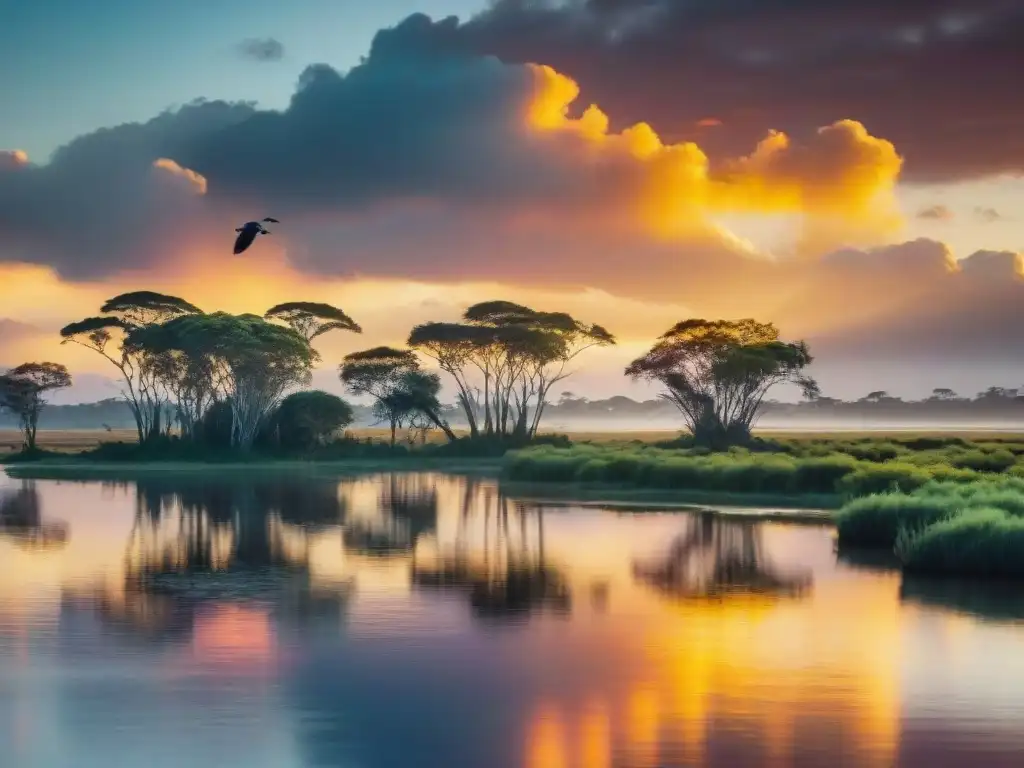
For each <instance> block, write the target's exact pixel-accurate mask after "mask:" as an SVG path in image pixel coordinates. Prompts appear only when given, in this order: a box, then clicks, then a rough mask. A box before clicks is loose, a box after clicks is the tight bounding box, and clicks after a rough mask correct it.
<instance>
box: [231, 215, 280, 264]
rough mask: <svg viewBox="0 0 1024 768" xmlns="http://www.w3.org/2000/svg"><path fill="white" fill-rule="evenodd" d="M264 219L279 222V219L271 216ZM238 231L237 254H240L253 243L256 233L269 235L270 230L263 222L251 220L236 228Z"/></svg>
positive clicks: (236, 239) (236, 240)
mask: <svg viewBox="0 0 1024 768" xmlns="http://www.w3.org/2000/svg"><path fill="white" fill-rule="evenodd" d="M263 221H269V222H273V223H274V224H279V223H280V222H279V221H278V220H277V219H272V218H270V217H269V216H268V217H267V218H265V219H263ZM235 232H237V233H238V237H237V238H235V254H236V255H237V254H239V253H241V252H242V251H244V250H245V249H246V248H248V247H249V246H250V245H252V241H253V240H255V239H256V235H269V234H270V230H268V229H267V228H266V227H264V226H263V222H260V221H249V222H246V223H245V224H243V225H242V226H240V227H238V228H237V229H235Z"/></svg>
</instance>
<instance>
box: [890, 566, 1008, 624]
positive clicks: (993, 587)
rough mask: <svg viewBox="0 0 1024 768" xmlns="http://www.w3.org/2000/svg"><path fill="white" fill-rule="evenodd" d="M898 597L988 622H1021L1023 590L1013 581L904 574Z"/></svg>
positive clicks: (911, 602) (907, 601)
mask: <svg viewBox="0 0 1024 768" xmlns="http://www.w3.org/2000/svg"><path fill="white" fill-rule="evenodd" d="M900 599H901V600H903V601H904V602H906V603H909V604H913V605H920V606H923V607H927V608H933V609H943V610H947V611H956V612H958V613H963V614H967V615H970V616H977V617H979V618H982V619H985V620H988V621H1003V622H1024V592H1022V591H1021V588H1020V585H1019V584H1015V583H1000V582H991V581H972V580H956V579H928V578H922V577H914V576H905V577H904V578H903V580H902V583H901V584H900Z"/></svg>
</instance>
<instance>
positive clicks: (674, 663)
mask: <svg viewBox="0 0 1024 768" xmlns="http://www.w3.org/2000/svg"><path fill="white" fill-rule="evenodd" d="M0 482H3V483H4V484H3V485H2V487H0V510H2V514H0V519H2V522H3V526H4V528H3V531H4V532H3V534H2V535H0V690H2V691H3V695H2V696H0V743H2V744H3V745H4V748H5V752H4V759H3V760H0V762H3V764H5V765H6V764H7V762H10V764H11V765H17V766H29V767H30V768H58V767H60V768H62V767H63V766H65V765H75V766H76V768H99V767H100V766H107V765H147V766H156V768H164V767H165V766H166V767H167V768H171V766H179V765H194V766H215V765H224V764H244V765H246V766H247V767H248V768H264V767H266V768H271V766H273V768H314V767H319V766H324V768H335V766H339V765H346V764H351V765H360V766H367V767H368V768H391V767H392V766H394V768H399V767H401V768H407V766H410V765H416V766H422V768H434V766H437V768H442V767H443V768H449V767H450V766H487V768H569V767H570V766H572V767H574V768H576V767H579V768H584V767H585V768H605V767H607V768H611V766H629V767H630V768H670V767H674V766H686V765H694V766H712V767H717V766H745V765H757V766H762V765H764V766H780V767H781V766H820V765H823V764H830V763H838V764H841V765H843V766H854V767H855V768H857V767H860V766H863V767H864V768H873V766H879V765H884V766H900V768H910V767H912V766H932V765H938V766H942V765H956V764H960V765H962V764H971V763H973V762H976V763H978V764H982V765H986V766H1000V765H1019V764H1021V761H1020V756H1021V754H1024V752H1022V750H1024V735H1022V734H1024V729H1022V728H1021V725H1024V693H1022V691H1024V627H1021V626H1019V625H1017V624H1014V623H1013V621H1014V620H1016V619H1017V618H1018V617H1019V613H1018V612H1019V610H1020V607H1019V600H1017V601H1016V604H1013V605H1012V606H1011V604H1010V603H1004V602H1002V601H999V604H998V605H994V604H993V600H992V596H993V595H994V594H995V593H994V592H983V591H976V590H975V589H973V588H969V587H968V586H967V585H965V584H959V585H946V586H943V587H941V588H940V586H939V585H938V584H937V583H935V582H913V581H910V580H902V579H901V577H900V574H899V572H898V571H892V570H888V569H885V568H881V567H873V566H872V564H871V563H868V564H867V566H868V567H864V564H863V563H861V562H860V561H858V560H856V559H850V558H849V557H847V556H845V555H844V556H842V557H838V556H837V554H836V552H835V549H834V532H833V531H832V530H831V529H829V528H827V527H814V526H792V525H786V524H784V523H781V522H770V523H764V524H758V523H756V522H753V521H750V520H743V521H740V520H731V519H728V518H720V517H715V516H712V515H700V514H697V515H694V514H671V513H664V512H663V513H654V512H652V513H648V514H643V515H639V514H620V513H618V512H615V511H611V510H602V509H598V508H593V507H587V508H583V507H573V506H572V505H566V504H558V505H557V506H546V505H544V504H538V503H535V502H526V501H524V500H522V499H518V498H516V497H514V496H509V495H507V494H505V493H503V492H502V490H501V488H500V486H499V485H498V484H497V483H495V482H492V481H490V480H484V479H471V478H470V479H466V478H459V477H452V476H445V475H436V474H406V473H384V474H378V475H371V476H361V477H351V478H344V479H331V478H324V477H319V476H315V475H310V476H303V477H298V478H290V479H285V478H282V479H274V478H272V477H262V476H261V477H259V478H255V479H253V478H242V479H233V478H231V477H218V478H216V479H215V480H210V479H208V478H205V477H204V478H201V479H200V478H198V477H195V476H193V477H191V478H190V477H176V476H173V475H163V474H160V475H152V476H146V477H144V478H142V479H140V480H138V481H131V482H118V483H104V484H101V483H68V482H53V481H46V482H43V481H40V482H37V483H32V482H25V483H21V482H11V481H0ZM72 514H73V515H74V517H73V519H72V520H71V522H72V523H73V525H74V534H75V535H74V536H73V537H72V536H65V537H64V540H63V545H62V546H61V547H59V548H58V547H51V548H50V549H46V550H39V549H25V548H24V541H25V540H33V539H38V538H44V539H45V537H42V536H41V534H39V533H32V532H33V531H41V530H43V529H45V528H46V526H47V525H48V524H50V523H52V522H55V521H56V520H58V519H63V518H65V517H69V516H70V515H72ZM11 531H13V532H14V533H15V535H14V536H11V535H9V533H10V532H11ZM978 616H985V617H986V618H998V619H999V621H998V622H993V621H979V620H978V619H977V618H976V617H978Z"/></svg>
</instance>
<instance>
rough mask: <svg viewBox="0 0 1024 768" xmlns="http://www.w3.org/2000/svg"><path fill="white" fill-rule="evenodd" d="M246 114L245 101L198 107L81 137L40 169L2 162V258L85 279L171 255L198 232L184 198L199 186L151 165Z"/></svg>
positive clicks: (170, 169) (189, 203) (192, 208)
mask: <svg viewBox="0 0 1024 768" xmlns="http://www.w3.org/2000/svg"><path fill="white" fill-rule="evenodd" d="M252 113H253V108H252V107H251V106H249V105H246V104H226V103H224V102H202V101H200V102H195V103H193V104H189V105H187V106H185V107H182V108H181V109H179V110H176V111H170V112H165V113H163V114H161V115H158V116H157V117H155V118H153V119H152V120H149V121H148V122H145V123H127V124H124V125H119V126H116V127H113V128H105V129H101V130H99V131H96V132H94V133H90V134H86V135H83V136H80V137H78V138H77V139H75V140H73V141H72V142H70V143H69V144H67V145H65V146H63V147H61V148H60V149H58V150H57V151H56V152H55V153H54V155H53V158H52V160H51V161H50V162H49V163H47V164H46V165H42V166H37V165H33V164H31V163H30V162H28V161H27V160H26V159H24V158H22V160H21V161H19V162H17V163H10V162H9V163H6V164H5V163H0V236H2V240H0V261H22V262H28V263H39V264H46V265H48V266H52V267H54V268H55V269H56V270H57V271H58V272H59V273H60V274H61V275H63V276H65V277H71V278H87V277H96V276H103V275H107V274H110V273H111V272H115V271H117V270H119V269H124V268H127V267H145V266H146V265H152V264H156V263H158V262H159V261H160V260H161V259H162V258H168V254H169V249H172V248H173V247H174V245H175V242H176V241H177V240H179V239H187V237H188V235H189V234H190V227H192V226H198V222H197V221H196V219H195V217H194V213H195V209H196V206H195V204H194V200H192V199H191V198H192V197H194V195H193V192H196V191H198V190H194V189H192V187H193V186H194V185H193V184H192V182H191V181H190V180H189V179H188V178H185V177H184V176H182V174H181V173H178V172H176V171H175V170H174V169H173V167H163V168H154V165H153V164H154V162H156V161H157V160H159V159H160V158H173V157H174V156H175V154H177V153H181V152H184V151H186V148H188V147H190V146H192V145H193V144H194V143H195V142H196V141H197V140H199V138H200V137H203V136H206V135H209V134H211V133H215V132H216V131H219V130H223V129H224V128H225V127H226V126H229V125H232V124H234V123H237V122H238V121H239V120H242V119H244V118H246V117H248V116H249V115H251V114H252ZM7 154H8V156H11V155H13V154H15V153H7ZM28 160H30V158H29V159H28Z"/></svg>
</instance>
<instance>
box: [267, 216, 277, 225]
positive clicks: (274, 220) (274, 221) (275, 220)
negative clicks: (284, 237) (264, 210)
mask: <svg viewBox="0 0 1024 768" xmlns="http://www.w3.org/2000/svg"><path fill="white" fill-rule="evenodd" d="M264 221H269V222H272V223H274V224H280V223H281V222H280V221H278V220H277V219H272V218H270V217H269V216H267V217H266V218H265V219H264Z"/></svg>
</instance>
